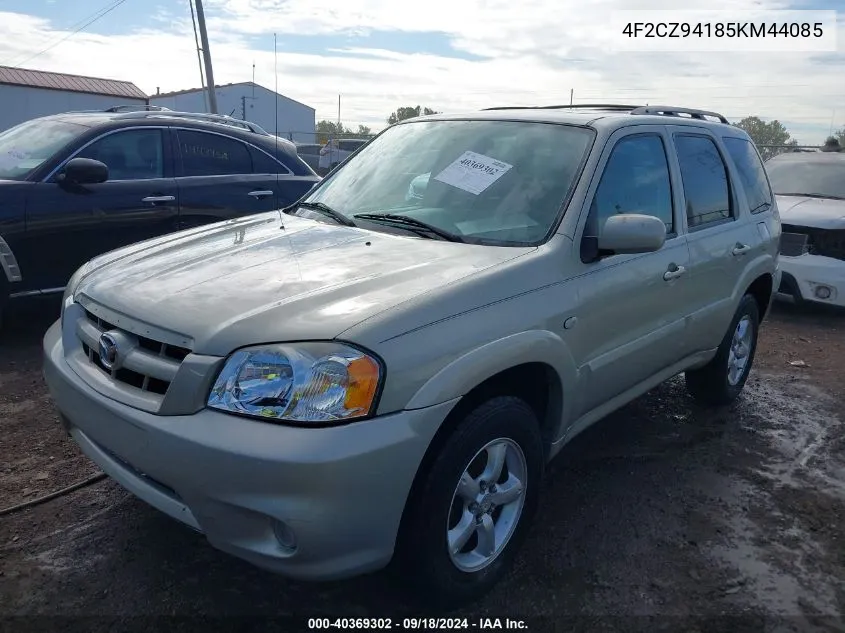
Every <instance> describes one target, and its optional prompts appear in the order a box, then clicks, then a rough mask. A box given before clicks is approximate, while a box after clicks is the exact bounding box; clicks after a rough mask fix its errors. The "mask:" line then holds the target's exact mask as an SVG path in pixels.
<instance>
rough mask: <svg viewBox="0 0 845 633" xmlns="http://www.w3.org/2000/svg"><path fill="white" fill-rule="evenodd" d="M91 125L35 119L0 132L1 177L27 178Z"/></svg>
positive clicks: (6, 178) (4, 178)
mask: <svg viewBox="0 0 845 633" xmlns="http://www.w3.org/2000/svg"><path fill="white" fill-rule="evenodd" d="M87 131H88V128H86V127H83V126H81V125H76V124H75V123H66V122H64V121H56V120H50V119H48V120H44V119H33V120H32V121H27V122H25V123H21V124H20V125H16V126H15V127H13V128H9V129H8V130H5V131H4V132H2V133H0V179H2V180H23V179H25V178H26V177H27V176H28V175H29V174H31V173H32V172H33V171H35V169H36V168H38V167H39V166H40V165H41V164H42V163H43V162H44V161H46V160H47V159H48V158H52V156H53V154H55V153H56V152H57V151H58V150H60V149H61V148H62V147H64V146H65V145H67V144H68V143H70V142H71V141H72V140H73V139H75V138H76V137H77V136H80V135H81V134H83V133H84V132H87Z"/></svg>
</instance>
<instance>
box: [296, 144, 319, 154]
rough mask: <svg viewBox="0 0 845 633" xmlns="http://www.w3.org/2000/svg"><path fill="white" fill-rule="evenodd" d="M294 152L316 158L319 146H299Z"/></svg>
mask: <svg viewBox="0 0 845 633" xmlns="http://www.w3.org/2000/svg"><path fill="white" fill-rule="evenodd" d="M296 152H297V153H298V154H303V155H306V156H317V155H318V154H319V153H320V146H319V145H300V146H299V147H297V148H296Z"/></svg>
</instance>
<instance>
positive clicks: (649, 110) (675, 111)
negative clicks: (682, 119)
mask: <svg viewBox="0 0 845 633" xmlns="http://www.w3.org/2000/svg"><path fill="white" fill-rule="evenodd" d="M631 114H656V115H660V116H678V117H679V116H682V115H687V117H689V118H691V119H698V120H700V121H706V120H707V117H713V118H714V119H717V120H718V121H719V122H720V123H724V124H726V125H730V121H728V120H727V119H726V118H725V117H724V116H723V115H721V114H719V113H718V112H710V111H708V110H693V109H692V108H678V107H676V106H641V107H639V108H634V109H633V110H631Z"/></svg>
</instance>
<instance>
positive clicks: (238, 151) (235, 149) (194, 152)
mask: <svg viewBox="0 0 845 633" xmlns="http://www.w3.org/2000/svg"><path fill="white" fill-rule="evenodd" d="M179 146H180V147H181V148H182V167H183V170H184V175H185V176H222V175H226V174H251V173H252V158H251V156H250V153H249V148H248V147H247V146H246V145H245V144H243V143H241V142H240V141H238V140H235V139H233V138H230V137H228V136H220V135H219V134H206V133H204V132H188V131H184V130H180V131H179Z"/></svg>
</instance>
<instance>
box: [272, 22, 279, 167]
mask: <svg viewBox="0 0 845 633" xmlns="http://www.w3.org/2000/svg"><path fill="white" fill-rule="evenodd" d="M273 74H274V75H275V76H276V85H275V91H276V150H277V151H278V149H279V147H278V145H279V53H278V49H277V48H276V34H275V33H273Z"/></svg>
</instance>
